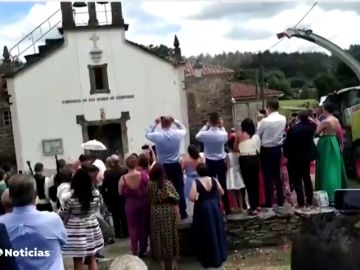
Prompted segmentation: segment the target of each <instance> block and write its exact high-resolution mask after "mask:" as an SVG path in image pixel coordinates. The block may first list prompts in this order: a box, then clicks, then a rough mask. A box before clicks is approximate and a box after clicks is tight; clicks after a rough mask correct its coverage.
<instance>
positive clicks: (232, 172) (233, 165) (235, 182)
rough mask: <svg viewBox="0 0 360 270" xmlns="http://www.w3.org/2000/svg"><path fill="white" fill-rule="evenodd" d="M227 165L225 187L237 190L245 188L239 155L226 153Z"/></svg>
mask: <svg viewBox="0 0 360 270" xmlns="http://www.w3.org/2000/svg"><path fill="white" fill-rule="evenodd" d="M228 158H229V165H230V167H229V168H228V170H227V172H226V187H227V189H228V190H239V189H242V188H245V184H244V180H243V178H242V176H241V172H240V165H239V156H238V155H237V154H236V153H228Z"/></svg>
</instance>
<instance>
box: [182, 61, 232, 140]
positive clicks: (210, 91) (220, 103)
mask: <svg viewBox="0 0 360 270" xmlns="http://www.w3.org/2000/svg"><path fill="white" fill-rule="evenodd" d="M233 73H234V72H233V70H230V69H226V68H223V67H218V66H212V65H207V64H201V63H199V62H194V61H187V62H186V64H185V88H186V93H187V100H188V115H189V133H190V141H191V142H194V137H195V135H196V133H197V132H198V131H199V129H200V128H201V127H202V126H203V125H204V123H206V121H207V119H208V115H209V113H212V112H217V113H219V115H220V116H221V117H222V118H223V119H224V124H225V128H227V129H229V128H231V127H232V125H233V120H232V103H231V93H230V90H229V89H230V88H229V87H230V81H231V79H232V76H233Z"/></svg>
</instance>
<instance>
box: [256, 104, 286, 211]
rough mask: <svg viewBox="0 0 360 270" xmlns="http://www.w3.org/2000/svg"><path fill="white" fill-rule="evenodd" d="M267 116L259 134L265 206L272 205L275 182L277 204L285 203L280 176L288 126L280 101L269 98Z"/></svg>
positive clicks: (269, 206)
mask: <svg viewBox="0 0 360 270" xmlns="http://www.w3.org/2000/svg"><path fill="white" fill-rule="evenodd" d="M266 109H267V111H268V115H267V117H265V118H264V119H262V120H261V121H260V124H259V127H258V135H259V136H260V138H261V151H260V157H261V166H262V170H263V174H264V182H265V197H266V202H265V207H268V208H271V207H272V197H273V194H274V192H273V186H274V182H275V186H276V197H277V205H278V206H279V207H282V206H283V205H284V194H283V183H282V180H281V177H280V163H281V157H282V144H283V139H284V132H285V128H286V117H285V116H283V115H281V114H279V112H278V110H279V101H278V100H277V99H273V100H269V101H268V102H267V104H266Z"/></svg>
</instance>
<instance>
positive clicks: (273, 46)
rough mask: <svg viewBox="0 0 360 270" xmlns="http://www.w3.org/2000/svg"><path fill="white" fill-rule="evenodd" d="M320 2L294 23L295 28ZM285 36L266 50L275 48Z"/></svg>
mask: <svg viewBox="0 0 360 270" xmlns="http://www.w3.org/2000/svg"><path fill="white" fill-rule="evenodd" d="M317 4H318V2H315V3H314V4H313V5H312V6H311V8H310V9H309V10H308V11H307V12H306V13H305V15H304V16H302V18H301V19H300V20H299V21H298V22H297V23H296V24H295V25H294V27H293V28H296V27H297V26H298V25H299V24H300V23H302V21H303V20H304V19H305V18H306V17H307V15H309V13H310V12H311V11H312V10H313V9H314V7H315V6H316V5H317ZM283 40H284V38H281V39H279V40H278V41H277V42H276V43H275V44H274V45H272V46H271V47H270V48H269V49H267V50H266V51H270V50H271V49H273V48H275V47H276V46H277V45H279V43H280V42H281V41H283Z"/></svg>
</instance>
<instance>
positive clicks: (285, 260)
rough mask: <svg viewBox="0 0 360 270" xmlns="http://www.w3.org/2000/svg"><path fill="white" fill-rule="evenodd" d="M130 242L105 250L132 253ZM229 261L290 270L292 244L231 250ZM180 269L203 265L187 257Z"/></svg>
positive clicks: (232, 268) (249, 268)
mask: <svg viewBox="0 0 360 270" xmlns="http://www.w3.org/2000/svg"><path fill="white" fill-rule="evenodd" d="M129 246H130V243H129V241H128V240H121V241H117V242H116V243H115V244H112V245H109V246H107V247H106V248H105V250H104V252H103V253H104V255H105V256H106V258H112V257H116V256H122V255H125V254H130V250H129ZM229 252H231V254H230V255H229V256H228V260H227V262H226V263H225V264H224V266H223V268H222V269H224V270H290V266H289V265H290V246H289V245H284V246H282V247H270V248H256V249H247V250H241V251H237V250H234V251H229ZM106 261H107V260H105V262H103V263H101V265H102V268H101V270H107V269H108V267H109V266H108V265H109V264H108V263H106ZM145 262H146V264H147V265H148V267H149V270H157V269H159V268H158V265H157V264H155V263H154V262H152V261H151V260H145ZM65 266H66V270H71V269H73V268H72V260H71V259H68V258H65ZM179 266H180V267H179V268H180V270H201V269H203V268H202V267H201V265H200V264H199V263H198V262H197V261H196V259H195V258H190V257H185V258H181V259H180V261H179Z"/></svg>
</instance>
